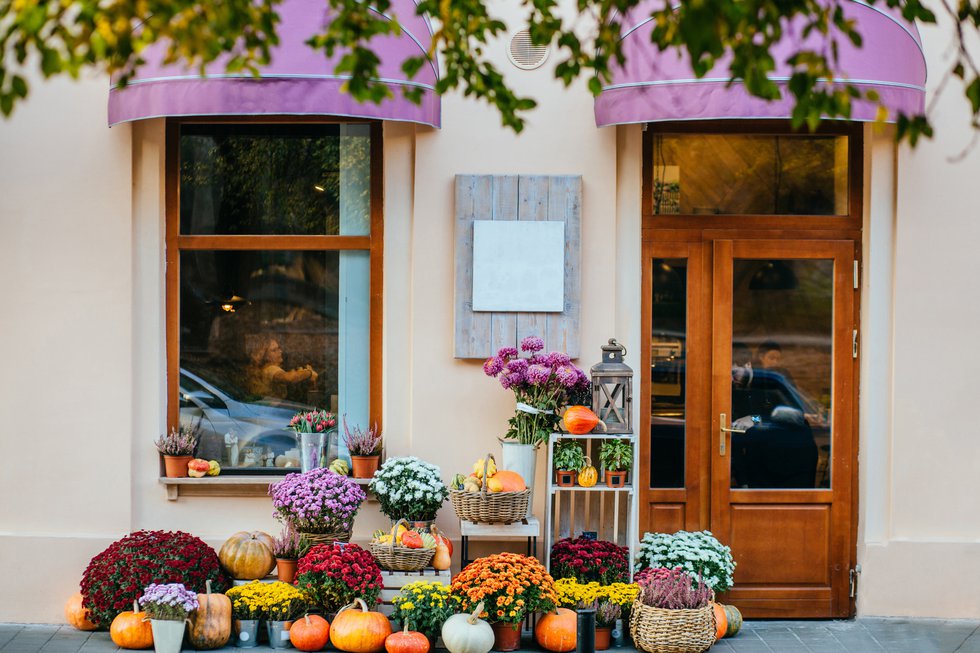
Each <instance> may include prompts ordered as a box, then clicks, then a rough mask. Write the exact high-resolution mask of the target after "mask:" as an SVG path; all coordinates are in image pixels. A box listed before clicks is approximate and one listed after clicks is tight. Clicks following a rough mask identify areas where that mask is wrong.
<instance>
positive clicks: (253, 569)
mask: <svg viewBox="0 0 980 653" xmlns="http://www.w3.org/2000/svg"><path fill="white" fill-rule="evenodd" d="M273 546H274V544H273V541H272V536H270V535H269V534H267V533H263V532H262V531H253V532H251V533H246V532H245V531H241V532H239V533H235V534H234V535H232V536H231V537H229V538H228V539H227V540H226V541H225V543H224V544H222V545H221V550H220V551H218V560H220V561H221V566H222V567H224V568H225V569H226V570H227V571H228V573H230V574H231V575H232V576H233V577H234V578H235V579H237V580H256V579H258V578H265V577H266V576H268V575H269V574H270V573H271V572H272V570H273V569H275V568H276V557H275V556H274V555H272V548H273Z"/></svg>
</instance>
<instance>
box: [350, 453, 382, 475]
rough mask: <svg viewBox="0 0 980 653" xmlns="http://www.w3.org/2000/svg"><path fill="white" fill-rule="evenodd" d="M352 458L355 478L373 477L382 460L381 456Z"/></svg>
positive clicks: (352, 473)
mask: <svg viewBox="0 0 980 653" xmlns="http://www.w3.org/2000/svg"><path fill="white" fill-rule="evenodd" d="M350 459H351V467H352V471H351V476H353V477H354V478H371V477H372V476H374V473H375V472H376V471H378V464H379V463H380V462H381V456H351V457H350Z"/></svg>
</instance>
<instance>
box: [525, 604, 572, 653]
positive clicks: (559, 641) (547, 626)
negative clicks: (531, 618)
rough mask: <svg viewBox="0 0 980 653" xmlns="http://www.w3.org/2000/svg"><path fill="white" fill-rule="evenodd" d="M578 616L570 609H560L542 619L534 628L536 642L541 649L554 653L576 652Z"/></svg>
mask: <svg viewBox="0 0 980 653" xmlns="http://www.w3.org/2000/svg"><path fill="white" fill-rule="evenodd" d="M577 632H578V614H577V613H576V612H575V611H574V610H569V609H568V608H558V609H557V610H555V611H554V612H549V613H548V614H546V615H544V616H543V617H541V619H539V620H538V625H537V626H535V627H534V640H535V641H536V642H537V643H538V645H539V646H541V648H543V649H545V650H546V651H553V653H568V651H574V650H575V639H576V634H577Z"/></svg>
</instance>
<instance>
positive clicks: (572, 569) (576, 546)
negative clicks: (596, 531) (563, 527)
mask: <svg viewBox="0 0 980 653" xmlns="http://www.w3.org/2000/svg"><path fill="white" fill-rule="evenodd" d="M550 560H551V576H552V577H553V578H555V579H558V578H575V579H576V580H578V581H579V582H580V583H587V582H589V581H596V582H598V583H600V584H602V585H608V584H610V583H621V582H626V581H628V580H629V576H630V562H629V548H627V547H625V546H619V545H618V544H615V543H614V542H607V541H605V540H592V539H588V538H584V537H578V538H575V539H571V538H565V539H563V540H558V541H557V542H555V543H554V545H552V547H551V558H550Z"/></svg>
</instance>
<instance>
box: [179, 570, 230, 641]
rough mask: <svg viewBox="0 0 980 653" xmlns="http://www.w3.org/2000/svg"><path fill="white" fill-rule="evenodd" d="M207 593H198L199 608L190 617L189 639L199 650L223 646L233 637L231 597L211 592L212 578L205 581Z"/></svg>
mask: <svg viewBox="0 0 980 653" xmlns="http://www.w3.org/2000/svg"><path fill="white" fill-rule="evenodd" d="M204 585H205V591H206V593H205V594H198V595H197V602H198V608H197V610H195V611H194V613H193V614H192V615H191V617H190V624H189V625H188V627H187V639H188V641H190V643H191V646H193V647H194V648H196V649H199V650H210V649H213V648H221V647H222V646H224V645H225V644H227V643H228V640H229V639H230V638H231V599H229V598H228V597H227V596H225V595H224V594H212V593H211V580H210V579H208V580H206V581H205V583H204Z"/></svg>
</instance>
